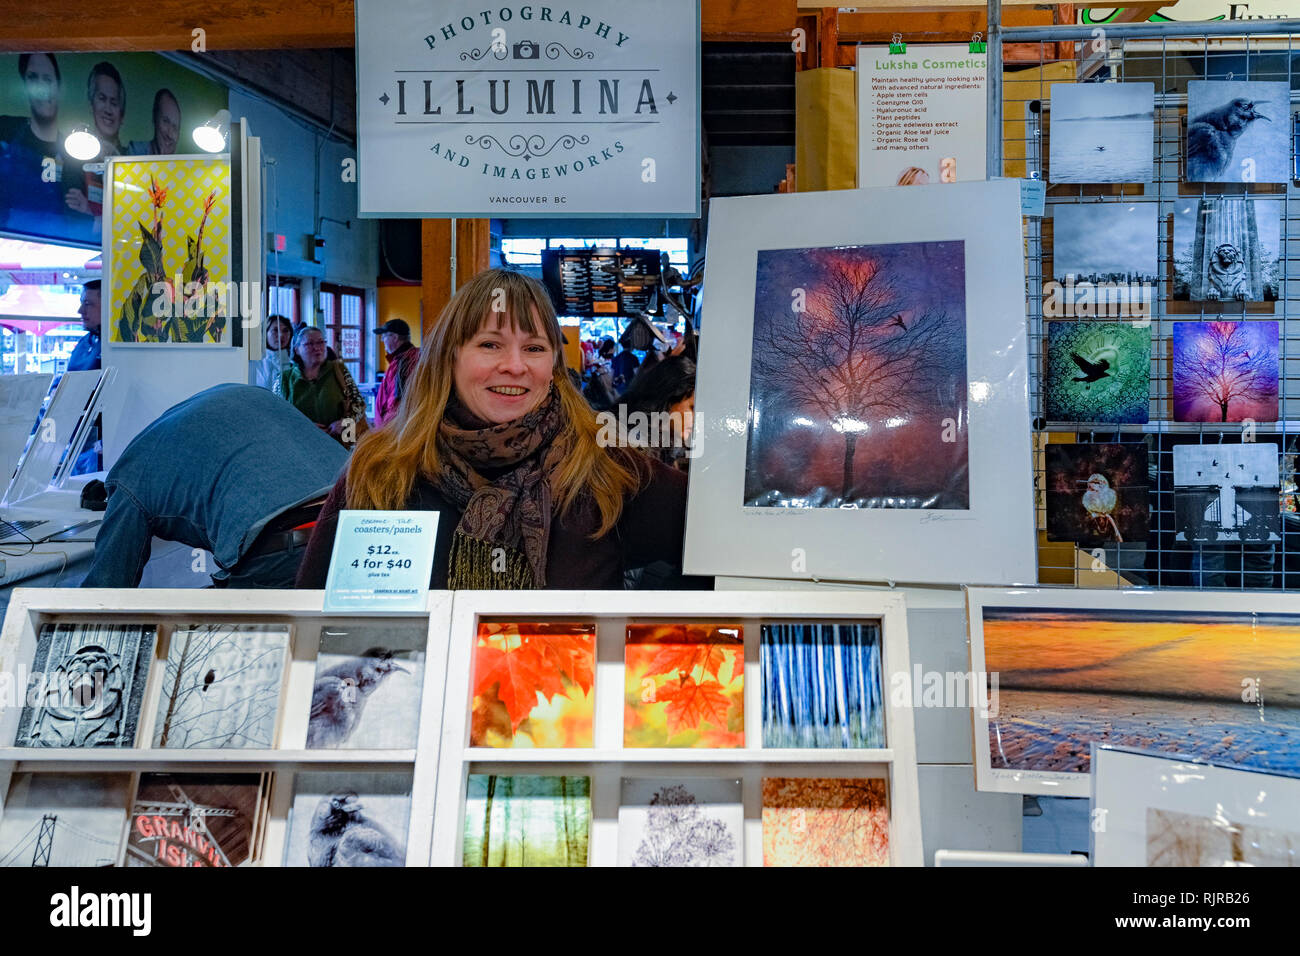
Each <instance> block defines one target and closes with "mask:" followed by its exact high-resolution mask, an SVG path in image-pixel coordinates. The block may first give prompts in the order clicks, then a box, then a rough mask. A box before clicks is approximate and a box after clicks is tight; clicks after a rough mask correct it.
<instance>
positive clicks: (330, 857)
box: [307, 790, 406, 866]
mask: <svg viewBox="0 0 1300 956" xmlns="http://www.w3.org/2000/svg"><path fill="white" fill-rule="evenodd" d="M307 865H308V866H405V865H406V844H405V842H404V841H403V840H400V839H398V838H397V837H395V836H393V835H392V834H391V833H389V832H388V830H387V829H386V828H385V827H384V826H383V824H381V823H380V822H378V821H377V820H375V819H373V818H372V817H370V815H369V814H368V813H367V812H366V806H365V803H364V801H362V800H361V799H360V798H359V797H358V796H357V794H356V793H355V792H353V791H351V790H337V791H335V792H334V793H331V794H330V795H329V796H327V797H324V798H323V799H322V800H321V801H320V803H319V804H318V805H317V807H316V812H315V813H313V814H312V819H311V833H310V835H309V836H308V844H307Z"/></svg>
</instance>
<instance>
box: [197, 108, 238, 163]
mask: <svg viewBox="0 0 1300 956" xmlns="http://www.w3.org/2000/svg"><path fill="white" fill-rule="evenodd" d="M229 140H230V110H218V111H217V115H216V116H214V117H212V119H210V120H208V121H207V122H206V123H204V124H203V125H202V126H196V127H195V128H194V143H195V145H196V146H198V147H199V149H201V150H203V151H204V152H205V153H220V152H224V151H225V149H226V143H227V142H229Z"/></svg>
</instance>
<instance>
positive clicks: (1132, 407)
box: [1043, 322, 1151, 425]
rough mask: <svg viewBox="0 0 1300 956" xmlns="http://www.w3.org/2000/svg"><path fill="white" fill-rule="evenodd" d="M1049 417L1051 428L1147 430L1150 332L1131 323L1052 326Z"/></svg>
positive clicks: (1046, 390) (1046, 396) (1047, 387)
mask: <svg viewBox="0 0 1300 956" xmlns="http://www.w3.org/2000/svg"><path fill="white" fill-rule="evenodd" d="M1045 324H1046V326H1047V354H1046V357H1045V358H1046V363H1047V369H1046V374H1045V376H1044V379H1043V395H1044V405H1045V411H1044V414H1045V415H1046V417H1047V420H1048V421H1052V422H1099V423H1100V422H1104V423H1106V424H1114V425H1119V424H1145V423H1146V422H1147V421H1148V420H1149V418H1150V398H1149V396H1150V392H1151V329H1150V328H1149V327H1148V326H1145V325H1142V324H1138V323H1130V322H1047V323H1045Z"/></svg>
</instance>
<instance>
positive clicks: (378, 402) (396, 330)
mask: <svg viewBox="0 0 1300 956" xmlns="http://www.w3.org/2000/svg"><path fill="white" fill-rule="evenodd" d="M375 335H379V336H382V341H383V343H384V351H385V353H386V354H387V356H388V369H387V371H385V372H384V380H383V381H382V382H380V383H379V391H378V392H377V393H376V394H375V427H376V428H380V427H382V426H383V424H384V422H386V421H388V419H390V418H392V417H393V414H394V413H395V412H396V411H397V406H398V405H399V404H401V401H402V393H403V392H404V391H405V385H406V381H407V379H408V378H409V377H410V375H411V372H412V371H413V370H414V369H415V363H416V362H418V361H419V359H420V350H419V349H418V348H416V347H415V346H414V345H412V344H411V327H410V326H409V325H407V324H406V323H405V322H404V321H403V320H402V319H389V320H388V321H387V322H385V323H384V324H383V325H381V326H379V327H378V328H377V329H375Z"/></svg>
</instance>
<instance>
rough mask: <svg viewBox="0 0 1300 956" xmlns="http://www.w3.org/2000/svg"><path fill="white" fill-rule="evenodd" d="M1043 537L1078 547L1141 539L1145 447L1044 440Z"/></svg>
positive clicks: (1145, 515) (1146, 516)
mask: <svg viewBox="0 0 1300 956" xmlns="http://www.w3.org/2000/svg"><path fill="white" fill-rule="evenodd" d="M1044 453H1045V455H1046V466H1047V468H1046V480H1045V484H1046V488H1047V540H1048V541H1073V542H1074V543H1075V544H1077V545H1079V546H1080V547H1084V548H1095V547H1103V546H1105V545H1115V544H1134V543H1145V541H1146V538H1147V530H1148V528H1149V525H1150V510H1149V505H1148V494H1149V488H1150V484H1149V476H1148V472H1147V446H1146V445H1145V444H1140V443H1137V442H1130V443H1126V444H1096V445H1091V444H1081V445H1067V444H1057V443H1052V444H1049V445H1048V446H1047V447H1046V449H1044Z"/></svg>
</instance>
